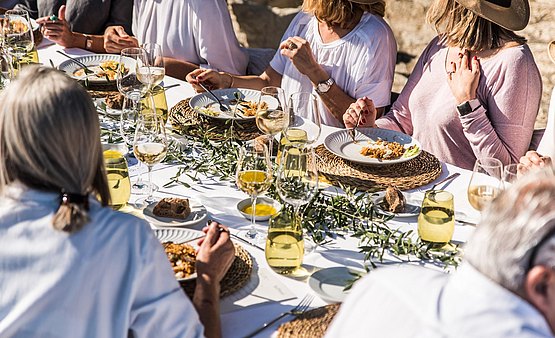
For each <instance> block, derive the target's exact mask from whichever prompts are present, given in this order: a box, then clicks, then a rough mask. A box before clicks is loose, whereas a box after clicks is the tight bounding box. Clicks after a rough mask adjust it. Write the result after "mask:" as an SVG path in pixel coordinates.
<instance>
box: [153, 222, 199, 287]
mask: <svg viewBox="0 0 555 338" xmlns="http://www.w3.org/2000/svg"><path fill="white" fill-rule="evenodd" d="M154 234H155V235H156V237H157V238H158V240H159V241H160V242H161V243H164V242H174V243H178V244H180V243H185V242H190V241H193V240H195V239H198V238H201V237H204V232H202V231H198V230H192V229H156V230H154ZM190 244H191V246H193V247H195V245H194V244H192V243H190ZM195 278H197V273H196V272H195V273H193V274H192V275H190V276H188V277H185V278H176V279H177V281H178V282H181V281H186V280H191V279H195Z"/></svg>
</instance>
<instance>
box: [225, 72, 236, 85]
mask: <svg viewBox="0 0 555 338" xmlns="http://www.w3.org/2000/svg"><path fill="white" fill-rule="evenodd" d="M226 74H227V75H229V78H230V79H231V83H230V84H229V87H227V88H233V81H235V78H234V77H233V75H231V74H229V73H226Z"/></svg>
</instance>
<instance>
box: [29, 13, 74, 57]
mask: <svg viewBox="0 0 555 338" xmlns="http://www.w3.org/2000/svg"><path fill="white" fill-rule="evenodd" d="M52 19H53V20H52ZM37 23H38V24H39V25H41V32H42V35H44V37H45V38H47V39H49V40H51V41H53V42H55V43H57V44H58V45H60V46H64V47H75V36H74V34H73V32H72V31H71V28H69V24H68V23H67V21H66V6H65V5H62V6H61V7H60V9H59V10H58V17H55V16H54V15H53V16H51V17H50V16H45V17H42V18H39V19H37Z"/></svg>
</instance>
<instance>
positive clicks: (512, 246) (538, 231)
mask: <svg viewBox="0 0 555 338" xmlns="http://www.w3.org/2000/svg"><path fill="white" fill-rule="evenodd" d="M554 231H555V176H554V175H553V171H552V170H551V169H545V170H544V171H540V172H534V173H532V174H528V175H526V176H525V177H523V178H522V179H521V180H520V181H518V182H517V183H515V184H514V185H513V186H512V187H510V189H508V190H506V191H504V192H503V193H502V194H501V195H500V196H499V197H498V198H496V199H495V200H494V202H493V203H492V205H491V206H490V208H488V209H487V210H486V211H485V212H484V214H483V218H482V221H481V222H480V224H479V225H478V228H477V229H476V231H475V232H474V234H473V236H472V238H471V239H470V240H469V242H468V245H467V246H466V248H465V258H466V260H467V261H468V262H469V263H470V264H472V265H473V266H474V267H475V268H476V269H477V270H478V271H480V272H481V273H482V274H484V275H486V276H488V277H489V278H490V279H492V280H493V281H495V282H496V283H498V284H500V285H501V286H503V287H505V288H506V289H508V290H511V291H513V292H515V293H516V294H519V295H521V296H523V295H524V289H523V287H524V281H525V278H526V274H527V273H528V270H529V269H530V268H531V267H532V266H534V265H537V264H546V265H549V266H554V265H555V245H554V243H555V233H554ZM540 243H544V244H540ZM538 245H540V246H541V247H539V248H536V247H537V246H538ZM535 251H537V252H536V254H534V252H535ZM533 256H535V257H536V258H535V259H534V257H533Z"/></svg>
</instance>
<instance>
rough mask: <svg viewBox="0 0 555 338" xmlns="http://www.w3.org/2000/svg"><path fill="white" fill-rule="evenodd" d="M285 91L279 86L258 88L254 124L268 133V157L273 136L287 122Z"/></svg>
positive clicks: (280, 130)
mask: <svg viewBox="0 0 555 338" xmlns="http://www.w3.org/2000/svg"><path fill="white" fill-rule="evenodd" d="M286 104H287V100H286V98H285V91H284V90H283V89H281V88H279V87H264V88H262V90H260V99H259V100H258V109H257V112H256V126H257V127H258V129H260V131H262V132H263V133H264V134H266V135H268V138H269V143H268V147H269V149H270V157H272V151H273V145H274V137H275V136H276V135H277V134H278V133H280V132H282V131H283V130H284V129H285V128H286V127H287V125H288V124H289V113H288V111H287V105H286Z"/></svg>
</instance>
